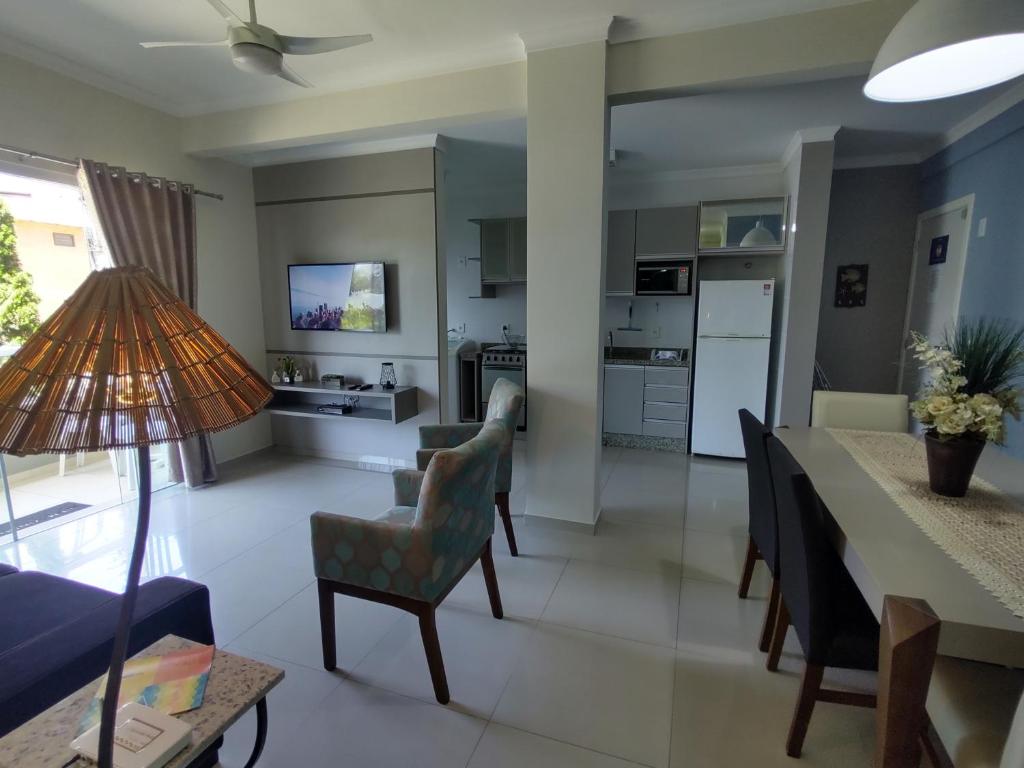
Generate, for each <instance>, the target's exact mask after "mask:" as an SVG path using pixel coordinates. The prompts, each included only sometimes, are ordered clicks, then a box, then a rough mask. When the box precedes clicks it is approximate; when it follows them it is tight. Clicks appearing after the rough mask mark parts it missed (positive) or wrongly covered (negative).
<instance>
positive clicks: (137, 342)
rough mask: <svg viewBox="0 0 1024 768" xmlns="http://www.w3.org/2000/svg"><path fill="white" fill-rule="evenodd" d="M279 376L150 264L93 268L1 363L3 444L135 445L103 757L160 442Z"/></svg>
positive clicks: (246, 411) (236, 414)
mask: <svg viewBox="0 0 1024 768" xmlns="http://www.w3.org/2000/svg"><path fill="white" fill-rule="evenodd" d="M272 394H273V392H272V390H271V388H270V385H269V384H267V382H266V381H265V380H264V378H263V377H262V376H261V375H260V374H259V373H257V372H256V371H255V369H253V368H252V366H250V365H249V364H248V363H247V362H246V361H245V359H244V358H243V357H242V356H241V355H239V354H238V352H236V351H235V350H234V349H233V348H232V347H231V345H230V344H228V343H227V342H226V341H225V340H224V339H223V338H222V337H221V336H220V334H218V333H217V332H216V331H215V330H213V329H212V328H211V327H210V326H209V325H207V324H206V322H204V321H203V319H202V318H201V317H199V315H197V314H196V313H195V312H193V311H192V310H191V309H189V307H188V306H187V305H186V304H185V303H184V302H182V301H181V300H180V299H179V298H178V297H177V296H175V295H174V294H173V293H171V292H170V291H169V290H168V289H167V288H165V287H164V286H163V285H161V284H160V282H159V281H158V280H157V279H156V277H155V276H154V275H153V274H152V273H151V272H150V271H149V270H148V269H145V268H144V267H119V268H116V269H106V270H101V271H98V272H93V273H92V274H91V275H89V277H88V278H86V280H85V282H84V283H82V285H81V286H80V287H79V288H78V290H77V291H75V293H74V294H73V295H72V296H71V298H69V299H68V300H67V301H66V302H65V303H64V304H63V305H62V306H61V307H60V309H58V310H57V311H56V312H55V313H54V314H53V315H51V316H50V317H49V318H48V319H47V320H46V322H44V323H43V324H42V326H41V327H40V328H39V330H38V331H36V332H35V333H34V334H32V336H31V337H30V338H29V339H28V340H27V341H26V342H25V343H24V344H23V345H22V346H21V349H20V350H18V352H17V353H15V354H14V356H13V357H11V358H10V359H9V360H8V361H7V362H6V363H4V364H3V365H2V366H0V452H4V453H12V454H14V455H17V456H24V455H29V454H37V453H57V454H60V453H77V452H79V451H105V450H110V449H118V448H135V449H137V451H138V461H139V511H138V524H137V526H136V529H135V543H134V545H133V547H132V556H131V561H130V563H129V566H128V580H127V584H126V585H125V592H124V596H123V598H122V601H121V611H120V616H119V618H118V623H117V630H116V633H115V635H114V648H113V653H112V656H111V660H110V673H109V674H108V676H107V685H106V690H105V692H104V697H103V707H102V719H101V730H100V744H99V763H100V766H101V768H113V748H114V740H113V737H114V724H115V719H116V715H117V704H118V697H119V694H120V690H121V676H122V673H123V670H124V662H125V657H126V656H127V652H128V637H129V633H130V631H131V623H132V615H133V613H134V611H135V602H136V598H137V596H138V589H139V577H140V574H141V572H142V562H143V559H144V556H145V550H146V538H147V535H148V531H149V495H150V490H151V480H150V464H149V448H150V446H151V445H158V444H161V443H170V442H177V441H181V440H185V439H187V438H190V437H194V436H196V435H202V434H207V433H210V432H217V431H219V430H222V429H227V428H228V427H233V426H235V425H236V424H239V423H240V422H242V421H245V420H246V419H249V418H251V417H252V416H254V415H255V414H256V413H257V412H259V410H260V409H261V408H263V406H264V405H266V404H267V402H268V401H269V400H270V397H271V395H272Z"/></svg>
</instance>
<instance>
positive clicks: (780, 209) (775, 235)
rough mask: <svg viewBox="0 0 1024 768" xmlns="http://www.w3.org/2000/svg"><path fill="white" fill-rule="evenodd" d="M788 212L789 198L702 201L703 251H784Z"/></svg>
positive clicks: (731, 252) (729, 252)
mask: <svg viewBox="0 0 1024 768" xmlns="http://www.w3.org/2000/svg"><path fill="white" fill-rule="evenodd" d="M787 215H788V212H787V200H786V198H785V197H765V198H757V199H751V200H722V201H716V202H702V203H701V204H700V235H699V238H698V240H699V250H700V253H702V254H711V255H715V254H719V255H729V254H744V253H746V254H750V253H765V254H771V253H781V252H782V251H783V250H785V247H786V223H787Z"/></svg>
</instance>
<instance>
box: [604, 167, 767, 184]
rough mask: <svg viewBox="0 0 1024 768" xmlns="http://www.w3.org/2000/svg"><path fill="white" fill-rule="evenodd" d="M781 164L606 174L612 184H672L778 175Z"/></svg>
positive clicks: (613, 172) (612, 172)
mask: <svg viewBox="0 0 1024 768" xmlns="http://www.w3.org/2000/svg"><path fill="white" fill-rule="evenodd" d="M782 170H783V166H781V165H780V164H778V163H762V164H760V165H732V166H722V167H719V168H692V169H687V170H680V171H655V172H653V173H642V172H641V173H636V172H634V173H629V172H625V171H623V172H621V173H616V172H615V171H611V172H610V173H609V174H608V183H609V184H611V185H612V186H626V185H629V184H673V183H679V182H687V181H702V180H705V179H735V178H742V177H750V176H778V175H781V173H782Z"/></svg>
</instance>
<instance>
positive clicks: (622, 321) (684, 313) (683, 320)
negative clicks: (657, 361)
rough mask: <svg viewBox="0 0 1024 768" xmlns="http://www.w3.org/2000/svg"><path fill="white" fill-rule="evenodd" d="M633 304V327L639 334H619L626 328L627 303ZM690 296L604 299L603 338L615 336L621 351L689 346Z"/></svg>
mask: <svg viewBox="0 0 1024 768" xmlns="http://www.w3.org/2000/svg"><path fill="white" fill-rule="evenodd" d="M630 302H633V327H635V328H642V329H643V330H641V331H620V330H619V328H624V327H626V326H627V325H628V324H629V303H630ZM693 307H694V304H693V297H692V296H633V297H629V296H608V297H606V298H605V305H604V309H605V314H604V334H603V335H602V338H603V339H606V338H607V336H608V331H611V332H612V333H613V334H614V335H615V344H616V345H622V346H624V347H684V348H687V349H689V348H690V347H691V346H692V344H693Z"/></svg>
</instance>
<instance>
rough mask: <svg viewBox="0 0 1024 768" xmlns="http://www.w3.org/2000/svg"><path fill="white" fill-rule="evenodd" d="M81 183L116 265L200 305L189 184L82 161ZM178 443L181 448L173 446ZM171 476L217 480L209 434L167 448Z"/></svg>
mask: <svg viewBox="0 0 1024 768" xmlns="http://www.w3.org/2000/svg"><path fill="white" fill-rule="evenodd" d="M79 184H80V186H81V188H82V192H83V195H84V196H85V198H86V203H87V204H88V205H89V207H90V208H92V209H93V212H94V214H95V216H96V219H97V221H98V222H99V225H100V228H101V229H102V230H103V237H104V240H105V241H106V248H107V251H108V253H109V255H110V260H111V263H112V265H113V266H115V267H128V266H143V267H148V268H149V269H150V270H152V271H153V273H154V274H155V275H156V276H157V277H158V278H160V280H161V281H162V282H163V283H164V285H166V286H167V287H168V288H170V289H171V290H172V291H174V292H175V293H176V294H178V296H180V297H181V298H182V299H183V300H184V301H185V303H186V304H188V305H189V306H190V307H191V308H192V309H195V308H196V282H197V278H196V207H195V194H194V192H193V189H192V187H191V186H190V185H188V184H182V183H181V182H177V181H168V180H166V179H161V178H155V177H152V176H147V175H146V174H144V173H134V172H129V171H125V169H124V168H112V167H110V166H107V165H105V164H104V163H96V162H93V161H92V160H83V161H82V165H81V168H80V169H79ZM174 448H177V450H174ZM167 453H168V463H169V469H170V475H171V480H172V481H174V482H181V481H184V482H185V484H186V485H187V486H188V487H189V488H194V487H196V486H199V485H203V484H205V483H211V482H213V481H214V480H216V479H217V464H216V460H215V458H214V455H213V446H212V444H211V443H210V438H209V437H208V436H207V435H202V436H200V437H195V438H191V439H189V440H186V441H184V442H181V443H177V444H176V445H175V446H171V447H170V449H169V450H168V452H167Z"/></svg>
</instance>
